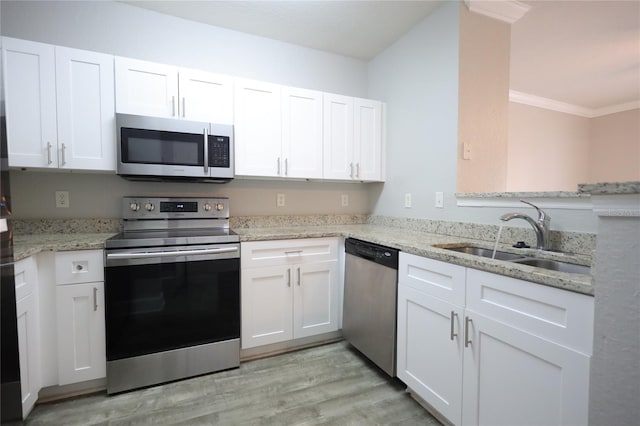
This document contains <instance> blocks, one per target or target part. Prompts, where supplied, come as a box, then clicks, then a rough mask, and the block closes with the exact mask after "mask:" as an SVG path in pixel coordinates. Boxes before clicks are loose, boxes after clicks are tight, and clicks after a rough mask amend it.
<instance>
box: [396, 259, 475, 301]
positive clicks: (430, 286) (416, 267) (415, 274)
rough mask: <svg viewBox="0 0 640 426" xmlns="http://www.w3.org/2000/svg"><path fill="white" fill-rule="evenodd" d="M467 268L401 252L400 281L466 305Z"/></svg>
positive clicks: (446, 299)
mask: <svg viewBox="0 0 640 426" xmlns="http://www.w3.org/2000/svg"><path fill="white" fill-rule="evenodd" d="M465 280H466V268H465V267H463V266H459V265H453V264H451V263H446V262H440V261H438V260H433V259H427V258H425V257H420V256H416V255H413V254H407V253H400V257H399V261H398V282H400V283H402V285H405V286H407V287H411V288H413V289H415V290H418V291H419V292H421V293H424V294H428V295H431V296H434V297H437V298H438V299H441V300H444V301H445V302H449V303H453V304H454V305H458V306H464V301H465Z"/></svg>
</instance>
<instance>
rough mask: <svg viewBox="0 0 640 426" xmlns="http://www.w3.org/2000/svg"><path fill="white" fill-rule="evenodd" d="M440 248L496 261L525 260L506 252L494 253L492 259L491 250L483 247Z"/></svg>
mask: <svg viewBox="0 0 640 426" xmlns="http://www.w3.org/2000/svg"><path fill="white" fill-rule="evenodd" d="M441 248H446V249H447V250H452V251H457V252H460V253H466V254H473V255H476V256H482V257H488V258H489V259H491V258H493V259H497V260H515V259H524V258H525V257H524V256H520V255H519V254H513V253H508V252H506V251H496V255H495V257H494V256H493V250H492V249H487V248H483V247H473V246H463V247H441Z"/></svg>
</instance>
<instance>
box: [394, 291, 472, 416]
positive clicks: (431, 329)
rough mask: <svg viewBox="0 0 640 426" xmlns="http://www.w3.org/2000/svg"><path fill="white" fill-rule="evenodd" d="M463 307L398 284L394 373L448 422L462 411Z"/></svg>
mask: <svg viewBox="0 0 640 426" xmlns="http://www.w3.org/2000/svg"><path fill="white" fill-rule="evenodd" d="M461 315H462V308H460V307H458V306H455V305H452V304H450V303H447V302H444V301H442V300H440V299H437V298H435V297H433V296H429V295H427V294H425V293H423V292H421V291H418V290H416V289H415V288H412V287H409V286H407V285H404V283H400V285H399V286H398V337H397V371H398V377H399V378H400V379H401V380H402V381H403V382H404V383H406V384H407V386H408V387H409V388H411V390H412V391H414V392H415V393H416V394H417V395H418V396H420V397H421V398H422V399H424V400H425V401H426V402H428V403H429V404H430V405H431V406H433V407H434V408H435V409H436V410H438V411H439V412H440V413H441V414H442V415H444V416H445V417H446V418H447V419H449V420H450V421H451V422H452V423H453V424H456V425H458V424H460V420H461V413H462V357H463V344H462V339H463V333H462V331H461V328H460V327H461V325H462V318H461Z"/></svg>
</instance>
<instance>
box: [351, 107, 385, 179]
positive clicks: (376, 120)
mask: <svg viewBox="0 0 640 426" xmlns="http://www.w3.org/2000/svg"><path fill="white" fill-rule="evenodd" d="M353 118H354V120H353V132H354V136H353V139H354V147H353V157H354V162H355V171H354V179H356V180H365V181H379V180H383V170H382V132H383V128H382V103H381V102H378V101H373V100H370V99H355V100H354V117H353Z"/></svg>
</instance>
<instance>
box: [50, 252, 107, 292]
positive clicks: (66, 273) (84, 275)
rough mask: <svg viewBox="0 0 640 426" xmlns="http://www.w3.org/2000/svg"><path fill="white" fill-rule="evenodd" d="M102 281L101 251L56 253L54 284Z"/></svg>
mask: <svg viewBox="0 0 640 426" xmlns="http://www.w3.org/2000/svg"><path fill="white" fill-rule="evenodd" d="M95 281H104V266H103V252H102V250H78V251H61V252H57V253H56V284H58V285H60V284H77V283H87V282H95Z"/></svg>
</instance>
